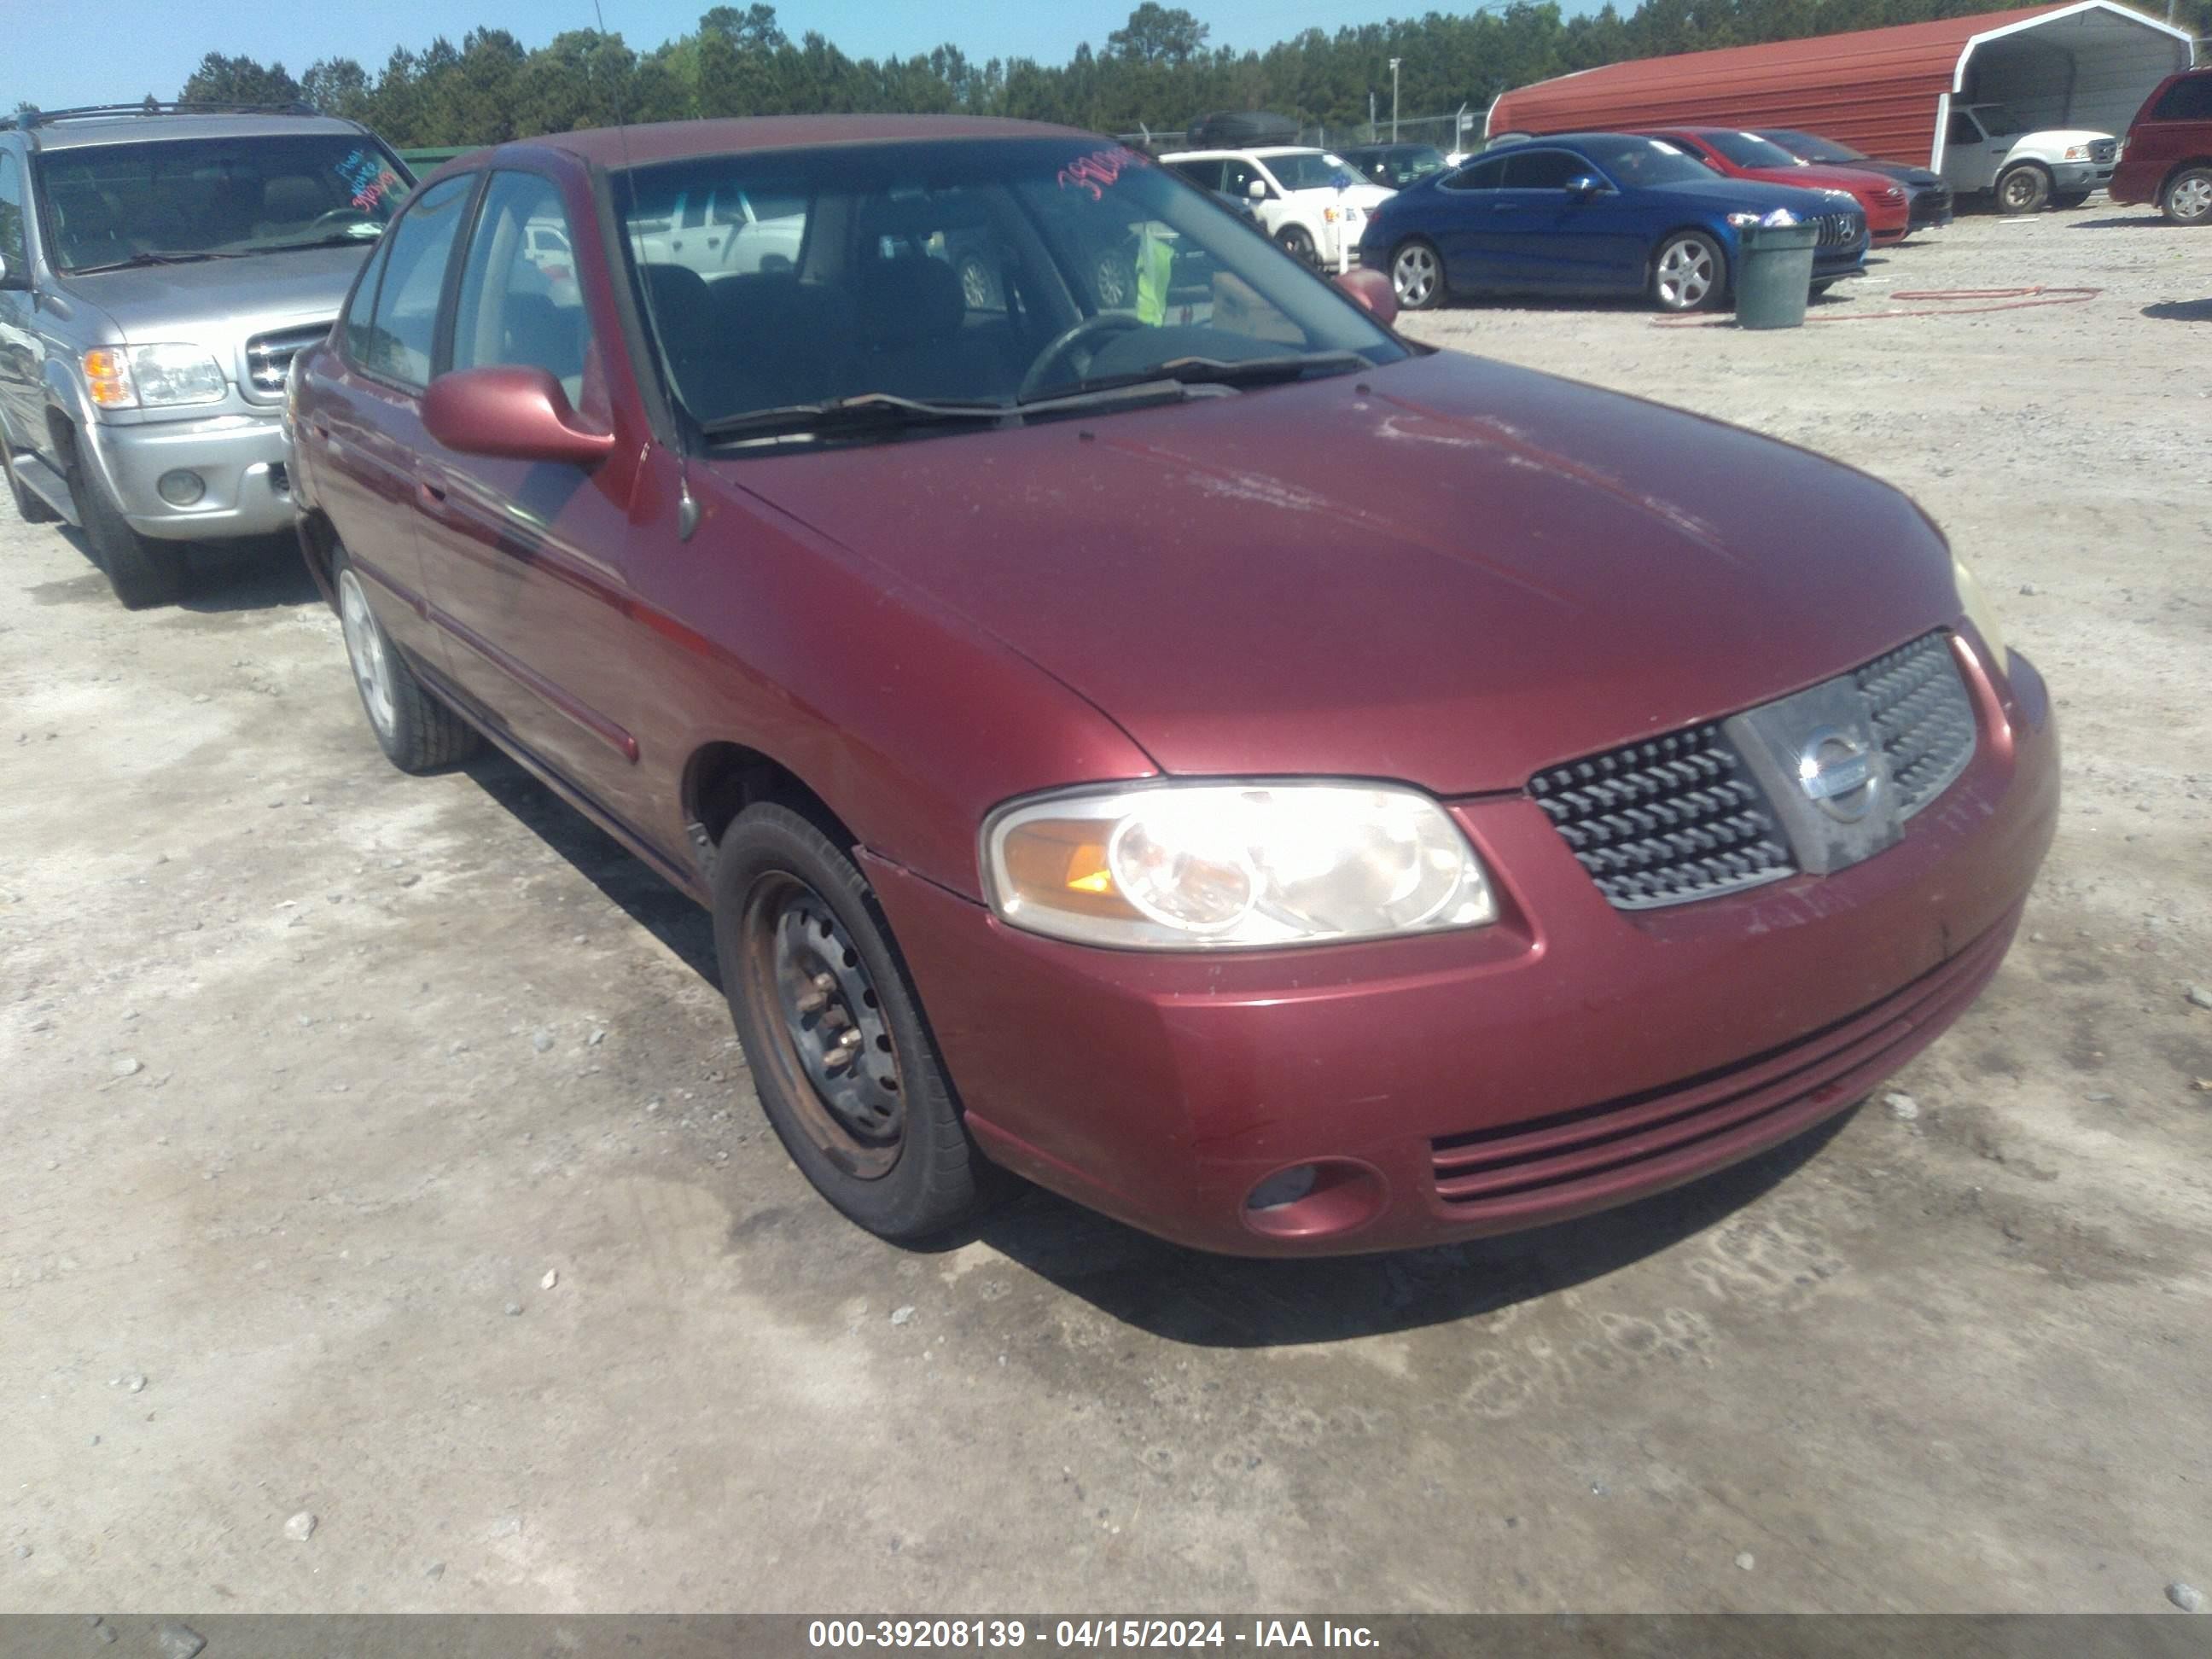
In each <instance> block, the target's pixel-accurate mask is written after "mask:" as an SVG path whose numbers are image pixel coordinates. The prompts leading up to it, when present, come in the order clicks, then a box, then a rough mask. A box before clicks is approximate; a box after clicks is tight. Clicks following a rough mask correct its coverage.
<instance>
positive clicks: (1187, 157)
mask: <svg viewBox="0 0 2212 1659" xmlns="http://www.w3.org/2000/svg"><path fill="white" fill-rule="evenodd" d="M1340 153H1341V152H1340V151H1337V150H1333V149H1322V147H1321V146H1320V145H1319V144H1234V145H1231V146H1229V147H1228V148H1226V149H1223V148H1220V147H1218V146H1217V147H1216V148H1214V149H1178V150H1172V151H1170V153H1169V154H1167V155H1163V156H1161V157H1160V160H1162V161H1221V160H1225V159H1226V158H1228V157H1229V156H1231V155H1249V156H1252V157H1253V158H1254V159H1255V160H1257V161H1273V160H1274V159H1275V158H1276V157H1278V156H1283V155H1339V154H1340Z"/></svg>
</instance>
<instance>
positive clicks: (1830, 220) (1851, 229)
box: [1814, 213, 1860, 247]
mask: <svg viewBox="0 0 2212 1659" xmlns="http://www.w3.org/2000/svg"><path fill="white" fill-rule="evenodd" d="M1814 222H1815V223H1816V224H1818V225H1819V226H1820V242H1819V244H1818V246H1821V247H1849V246H1850V245H1851V244H1852V243H1853V242H1856V241H1857V240H1858V239H1859V227H1860V219H1859V216H1858V215H1857V214H1856V213H1823V214H1820V215H1818V216H1815V219H1814Z"/></svg>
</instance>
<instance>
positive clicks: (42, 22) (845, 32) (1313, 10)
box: [0, 0, 1579, 110]
mask: <svg viewBox="0 0 2212 1659" xmlns="http://www.w3.org/2000/svg"><path fill="white" fill-rule="evenodd" d="M600 3H601V4H602V5H603V6H604V7H605V13H606V20H607V27H609V28H610V29H612V30H614V31H616V32H617V33H620V34H621V35H622V36H623V38H624V39H625V40H628V41H629V44H630V45H631V46H637V47H641V48H643V47H651V46H658V45H659V43H660V42H661V41H662V40H666V39H668V38H669V37H670V36H671V35H676V34H682V33H687V32H688V31H690V29H691V28H692V27H694V26H695V25H696V22H697V21H698V16H699V14H700V13H701V12H702V11H704V10H706V9H707V7H708V4H711V3H712V0H600ZM1134 3H1135V0H1062V3H1060V4H1058V5H1037V4H1035V3H1028V4H1016V3H1012V0H922V3H915V0H904V3H902V0H805V3H791V4H785V5H779V6H778V7H777V8H776V12H777V15H778V18H779V20H780V21H781V23H782V25H783V27H784V29H785V31H786V33H789V34H790V35H791V36H792V38H793V39H794V40H796V39H797V38H798V37H799V34H800V33H803V32H805V30H808V29H818V30H820V31H821V32H822V33H823V34H825V35H827V36H829V39H830V40H834V41H836V43H837V44H838V46H841V47H842V48H843V49H844V50H845V51H847V52H850V53H852V54H853V55H854V57H856V58H880V57H883V56H884V55H885V54H887V53H894V52H896V53H899V54H902V55H906V54H911V53H914V52H926V51H927V50H928V49H929V48H930V47H932V46H937V45H939V43H940V42H943V41H945V40H950V41H951V42H952V43H953V44H955V45H956V46H959V47H960V48H961V49H962V50H963V51H964V52H967V53H968V55H969V57H970V58H975V59H977V60H978V61H981V60H985V59H988V58H994V57H996V58H1011V57H1028V58H1042V59H1043V60H1044V61H1046V62H1048V63H1051V62H1058V61H1060V60H1061V59H1064V58H1066V56H1067V55H1068V54H1069V53H1070V52H1073V51H1074V50H1075V47H1076V44H1077V43H1078V42H1079V41H1082V40H1088V41H1090V42H1091V45H1092V46H1103V45H1104V44H1105V40H1106V37H1107V35H1108V34H1109V33H1111V32H1112V31H1113V30H1115V29H1116V28H1118V27H1121V24H1122V22H1123V21H1125V20H1126V19H1127V16H1128V15H1129V12H1130V10H1131V9H1132V7H1133V4H1134ZM1185 3H1186V4H1187V5H1188V9H1190V10H1191V11H1193V12H1194V13H1196V14H1197V15H1198V16H1199V18H1200V21H1203V22H1206V23H1207V24H1210V25H1211V26H1212V30H1213V33H1212V44H1213V45H1216V46H1223V45H1226V46H1237V47H1244V46H1267V45H1269V44H1271V43H1272V42H1273V41H1276V40H1281V39H1283V38H1284V37H1285V36H1287V35H1291V34H1296V33H1298V32H1300V31H1301V30H1304V29H1308V28H1325V29H1330V30H1334V29H1336V28H1338V27H1342V26H1343V25H1346V24H1348V23H1364V22H1376V21H1381V20H1382V19H1383V18H1384V17H1387V16H1390V15H1419V14H1421V13H1423V12H1425V11H1428V10H1430V9H1432V8H1433V7H1434V6H1435V4H1436V0H1395V3H1394V0H1185ZM1446 9H1455V8H1452V7H1450V6H1449V4H1448V5H1447V8H1446ZM1573 9H1579V8H1573ZM0 13H5V14H7V27H6V36H7V50H6V52H5V54H4V58H0V98H4V99H5V100H6V102H5V106H4V107H5V108H6V109H10V110H12V109H13V108H14V107H15V105H16V103H17V102H18V101H19V100H23V99H28V100H31V101H32V102H33V103H34V104H38V105H40V106H43V107H45V108H47V109H58V108H62V107H64V106H70V105H75V104H106V103H117V102H121V101H124V100H137V99H139V98H143V97H144V96H145V95H146V94H147V93H149V92H152V93H155V94H157V95H158V96H160V97H163V98H173V97H175V96H176V95H177V89H178V88H179V87H180V86H182V85H183V84H184V81H185V76H187V75H189V74H191V70H192V67H193V65H194V64H197V63H198V62H199V60H200V58H201V57H202V56H203V55H204V53H206V52H223V53H226V54H231V55H235V54H239V53H244V54H245V55H246V56H248V57H251V58H258V59H260V60H261V61H262V62H263V63H267V62H269V61H270V59H272V58H274V59H276V60H278V61H280V62H282V63H283V65H284V67H285V68H286V69H288V70H291V71H292V73H293V74H295V75H297V74H298V73H300V71H301V70H304V69H306V68H307V65H308V64H311V63H313V61H314V60H315V59H317V58H338V57H343V58H358V59H360V60H361V62H362V64H363V65H364V66H366V67H367V68H368V70H370V71H371V72H372V73H374V71H375V70H376V69H377V68H378V66H380V64H382V63H383V62H384V60H385V59H386V58H387V57H389V56H390V55H391V52H392V47H394V46H403V45H404V46H424V45H426V44H428V42H429V40H431V39H432V38H434V37H435V36H436V35H438V34H440V33H445V34H447V35H450V36H451V37H452V38H453V40H454V41H455V42H456V43H457V44H458V42H459V40H460V37H461V35H462V34H463V33H465V31H467V30H468V29H470V28H472V27H477V25H479V24H487V25H489V26H491V27H498V28H505V29H507V30H509V31H511V32H512V33H513V34H514V35H515V36H516V38H517V39H519V40H521V41H522V43H523V44H524V45H525V46H542V45H544V43H545V42H546V41H547V40H550V39H552V37H553V36H554V35H555V34H556V33H559V32H560V31H562V29H569V28H588V27H591V26H592V0H441V3H439V4H436V5H423V4H419V3H414V4H410V3H404V0H403V3H398V4H393V3H386V0H304V3H303V0H289V3H281V4H280V3H277V0H188V3H185V4H181V5H180V4H177V3H174V0H167V3H159V0H74V3H54V0H5V3H0Z"/></svg>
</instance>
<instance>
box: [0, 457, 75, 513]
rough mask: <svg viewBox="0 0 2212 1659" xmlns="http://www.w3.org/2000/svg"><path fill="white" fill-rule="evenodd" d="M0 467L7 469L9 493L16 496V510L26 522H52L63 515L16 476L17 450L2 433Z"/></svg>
mask: <svg viewBox="0 0 2212 1659" xmlns="http://www.w3.org/2000/svg"><path fill="white" fill-rule="evenodd" d="M0 467H5V468H6V469H7V473H8V493H9V495H13V496H14V497H15V511H16V512H17V513H21V515H22V520H23V522H24V523H25V524H52V523H53V522H54V521H55V520H57V519H58V518H60V517H61V514H60V513H57V512H55V511H54V510H53V508H52V507H48V506H47V505H46V498H45V497H44V496H42V495H40V494H39V493H38V492H37V491H36V490H33V489H27V488H26V487H25V485H24V483H23V481H22V480H21V478H19V477H16V476H15V450H14V449H12V448H11V447H9V443H8V440H7V438H6V437H5V436H4V435H0Z"/></svg>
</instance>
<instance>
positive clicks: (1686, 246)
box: [1649, 230, 1729, 313]
mask: <svg viewBox="0 0 2212 1659" xmlns="http://www.w3.org/2000/svg"><path fill="white" fill-rule="evenodd" d="M1728 291H1729V268H1728V256H1727V255H1726V254H1725V253H1723V252H1721V246H1720V244H1719V243H1718V242H1716V241H1715V240H1713V239H1712V238H1711V237H1710V236H1708V235H1706V234H1705V233H1704V232H1703V231H1699V230H1678V231H1675V232H1674V233H1673V234H1671V235H1669V236H1668V237H1666V238H1664V239H1663V240H1662V241H1661V242H1660V244H1659V246H1657V247H1656V249H1654V250H1653V252H1652V255H1651V279H1650V285H1649V292H1650V295H1651V303H1652V304H1653V305H1655V306H1656V307H1659V309H1660V310H1662V311H1666V312H1673V313H1689V312H1692V311H1711V310H1713V309H1715V308H1716V307H1718V306H1719V305H1720V304H1721V302H1722V301H1724V300H1726V299H1727V298H1728Z"/></svg>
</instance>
